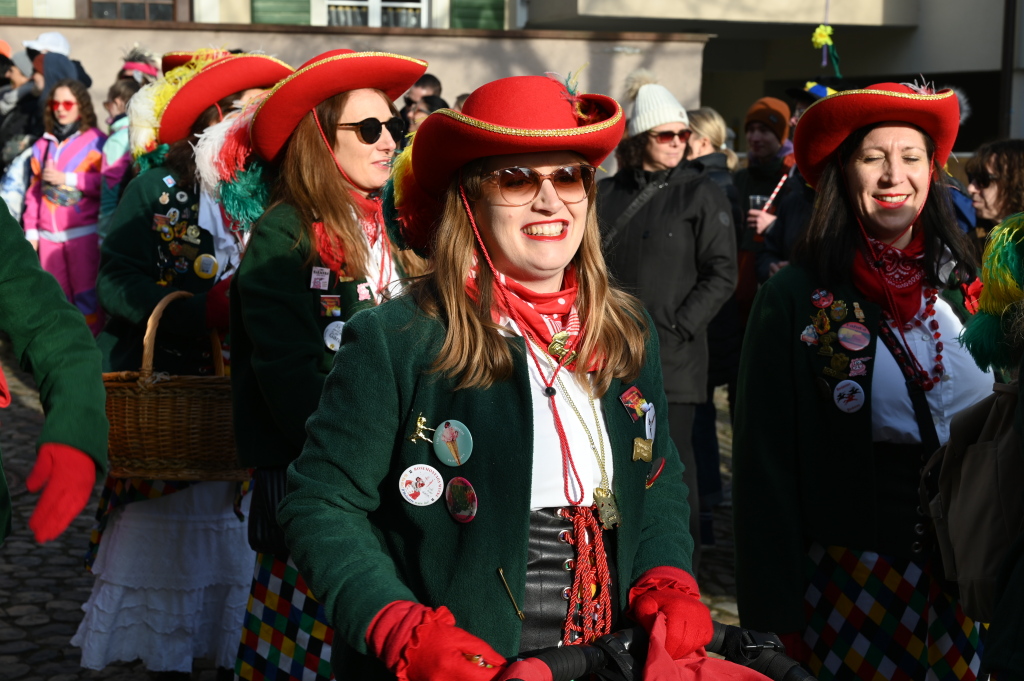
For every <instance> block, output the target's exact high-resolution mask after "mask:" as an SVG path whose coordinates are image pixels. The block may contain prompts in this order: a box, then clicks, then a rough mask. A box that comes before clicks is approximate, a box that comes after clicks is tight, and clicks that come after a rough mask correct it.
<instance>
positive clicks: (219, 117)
mask: <svg viewBox="0 0 1024 681" xmlns="http://www.w3.org/2000/svg"><path fill="white" fill-rule="evenodd" d="M213 105H214V106H215V107H217V120H218V121H223V120H224V112H223V111H221V109H220V102H214V103H213Z"/></svg>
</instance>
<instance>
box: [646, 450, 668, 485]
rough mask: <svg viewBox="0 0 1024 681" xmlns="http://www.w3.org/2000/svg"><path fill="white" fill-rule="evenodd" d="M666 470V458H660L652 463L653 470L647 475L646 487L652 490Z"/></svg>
mask: <svg viewBox="0 0 1024 681" xmlns="http://www.w3.org/2000/svg"><path fill="white" fill-rule="evenodd" d="M663 470H665V457H663V456H659V457H658V458H657V459H655V460H654V461H652V462H651V470H650V471H648V473H647V482H646V483H645V485H644V486H645V487H646V488H647V489H650V488H651V487H652V486H653V485H654V481H655V480H657V479H658V476H659V475H661V472H662V471H663Z"/></svg>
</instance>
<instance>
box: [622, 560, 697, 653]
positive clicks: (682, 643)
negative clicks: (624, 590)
mask: <svg viewBox="0 0 1024 681" xmlns="http://www.w3.org/2000/svg"><path fill="white" fill-rule="evenodd" d="M659 612H660V613H664V615H665V625H666V633H665V650H666V651H667V652H668V654H669V655H671V656H672V659H673V660H678V659H679V658H681V657H684V656H686V655H689V654H690V653H692V652H694V651H695V650H697V649H698V648H701V647H703V646H705V645H707V644H708V643H709V642H710V641H711V636H712V635H713V633H714V629H713V625H712V623H711V612H710V611H709V610H708V608H707V606H706V605H704V604H703V603H701V602H700V590H699V589H698V588H697V580H695V579H694V578H693V576H692V575H690V574H689V573H688V572H686V571H685V570H680V569H679V568H674V567H656V568H651V569H650V570H648V571H647V572H645V573H644V574H643V575H642V576H641V577H640V579H638V580H637V582H636V584H635V585H633V588H632V589H630V590H629V610H628V611H627V612H626V614H627V615H628V616H629V617H630V618H632V619H633V620H634V621H636V622H638V623H639V624H640V625H642V626H643V628H644V629H646V630H647V632H648V633H650V632H651V628H652V627H653V626H654V621H655V618H656V616H657V614H658V613H659Z"/></svg>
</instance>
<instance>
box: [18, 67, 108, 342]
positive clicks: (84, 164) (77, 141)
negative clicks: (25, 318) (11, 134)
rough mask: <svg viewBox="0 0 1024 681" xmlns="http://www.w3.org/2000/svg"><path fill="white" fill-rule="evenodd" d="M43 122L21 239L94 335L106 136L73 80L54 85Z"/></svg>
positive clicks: (98, 313) (99, 314)
mask: <svg viewBox="0 0 1024 681" xmlns="http://www.w3.org/2000/svg"><path fill="white" fill-rule="evenodd" d="M43 122H44V126H45V128H46V132H45V133H44V134H43V136H42V137H41V138H39V140H38V141H37V142H36V143H35V145H33V147H32V159H31V165H32V179H31V182H30V184H29V188H28V194H27V195H26V197H25V213H24V215H23V217H22V221H23V225H24V227H25V238H27V239H28V240H29V241H30V242H32V245H33V246H35V247H36V248H37V250H38V251H39V260H40V262H41V263H42V266H43V269H44V270H46V271H47V272H49V273H50V274H52V275H53V276H54V277H55V278H56V279H57V281H58V282H59V283H60V286H61V288H62V289H64V294H65V295H66V296H67V297H68V300H69V301H71V303H72V304H74V305H75V307H77V308H78V309H79V310H81V311H82V314H84V315H85V320H86V322H87V323H88V324H89V328H90V329H91V330H92V332H93V335H96V334H97V333H99V332H100V329H101V328H102V327H103V311H102V310H101V309H100V306H99V302H98V300H97V297H96V275H97V272H98V270H99V260H100V252H99V241H98V240H99V235H98V234H97V222H98V219H99V209H100V177H101V176H100V169H101V164H102V161H103V153H102V150H103V143H104V142H105V141H106V139H107V136H106V135H104V134H103V133H102V132H100V130H99V128H97V127H96V114H95V112H94V111H93V108H92V100H91V98H90V97H89V92H88V90H86V88H85V86H84V85H82V84H81V83H80V82H78V81H77V80H72V79H65V80H61V81H59V82H58V83H57V84H56V85H55V86H54V88H53V89H52V90H51V91H50V95H49V97H48V98H47V101H46V109H45V111H44V114H43Z"/></svg>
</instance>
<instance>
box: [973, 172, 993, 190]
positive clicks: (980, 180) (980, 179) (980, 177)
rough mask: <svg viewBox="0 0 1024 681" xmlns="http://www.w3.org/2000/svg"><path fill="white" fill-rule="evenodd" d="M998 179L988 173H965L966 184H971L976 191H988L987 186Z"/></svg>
mask: <svg viewBox="0 0 1024 681" xmlns="http://www.w3.org/2000/svg"><path fill="white" fill-rule="evenodd" d="M998 179H999V176H998V175H992V174H991V173H989V172H988V171H982V172H980V173H967V182H968V183H969V184H973V185H974V186H975V187H977V188H978V189H988V186H989V185H990V184H992V183H993V182H995V181H996V180H998Z"/></svg>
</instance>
